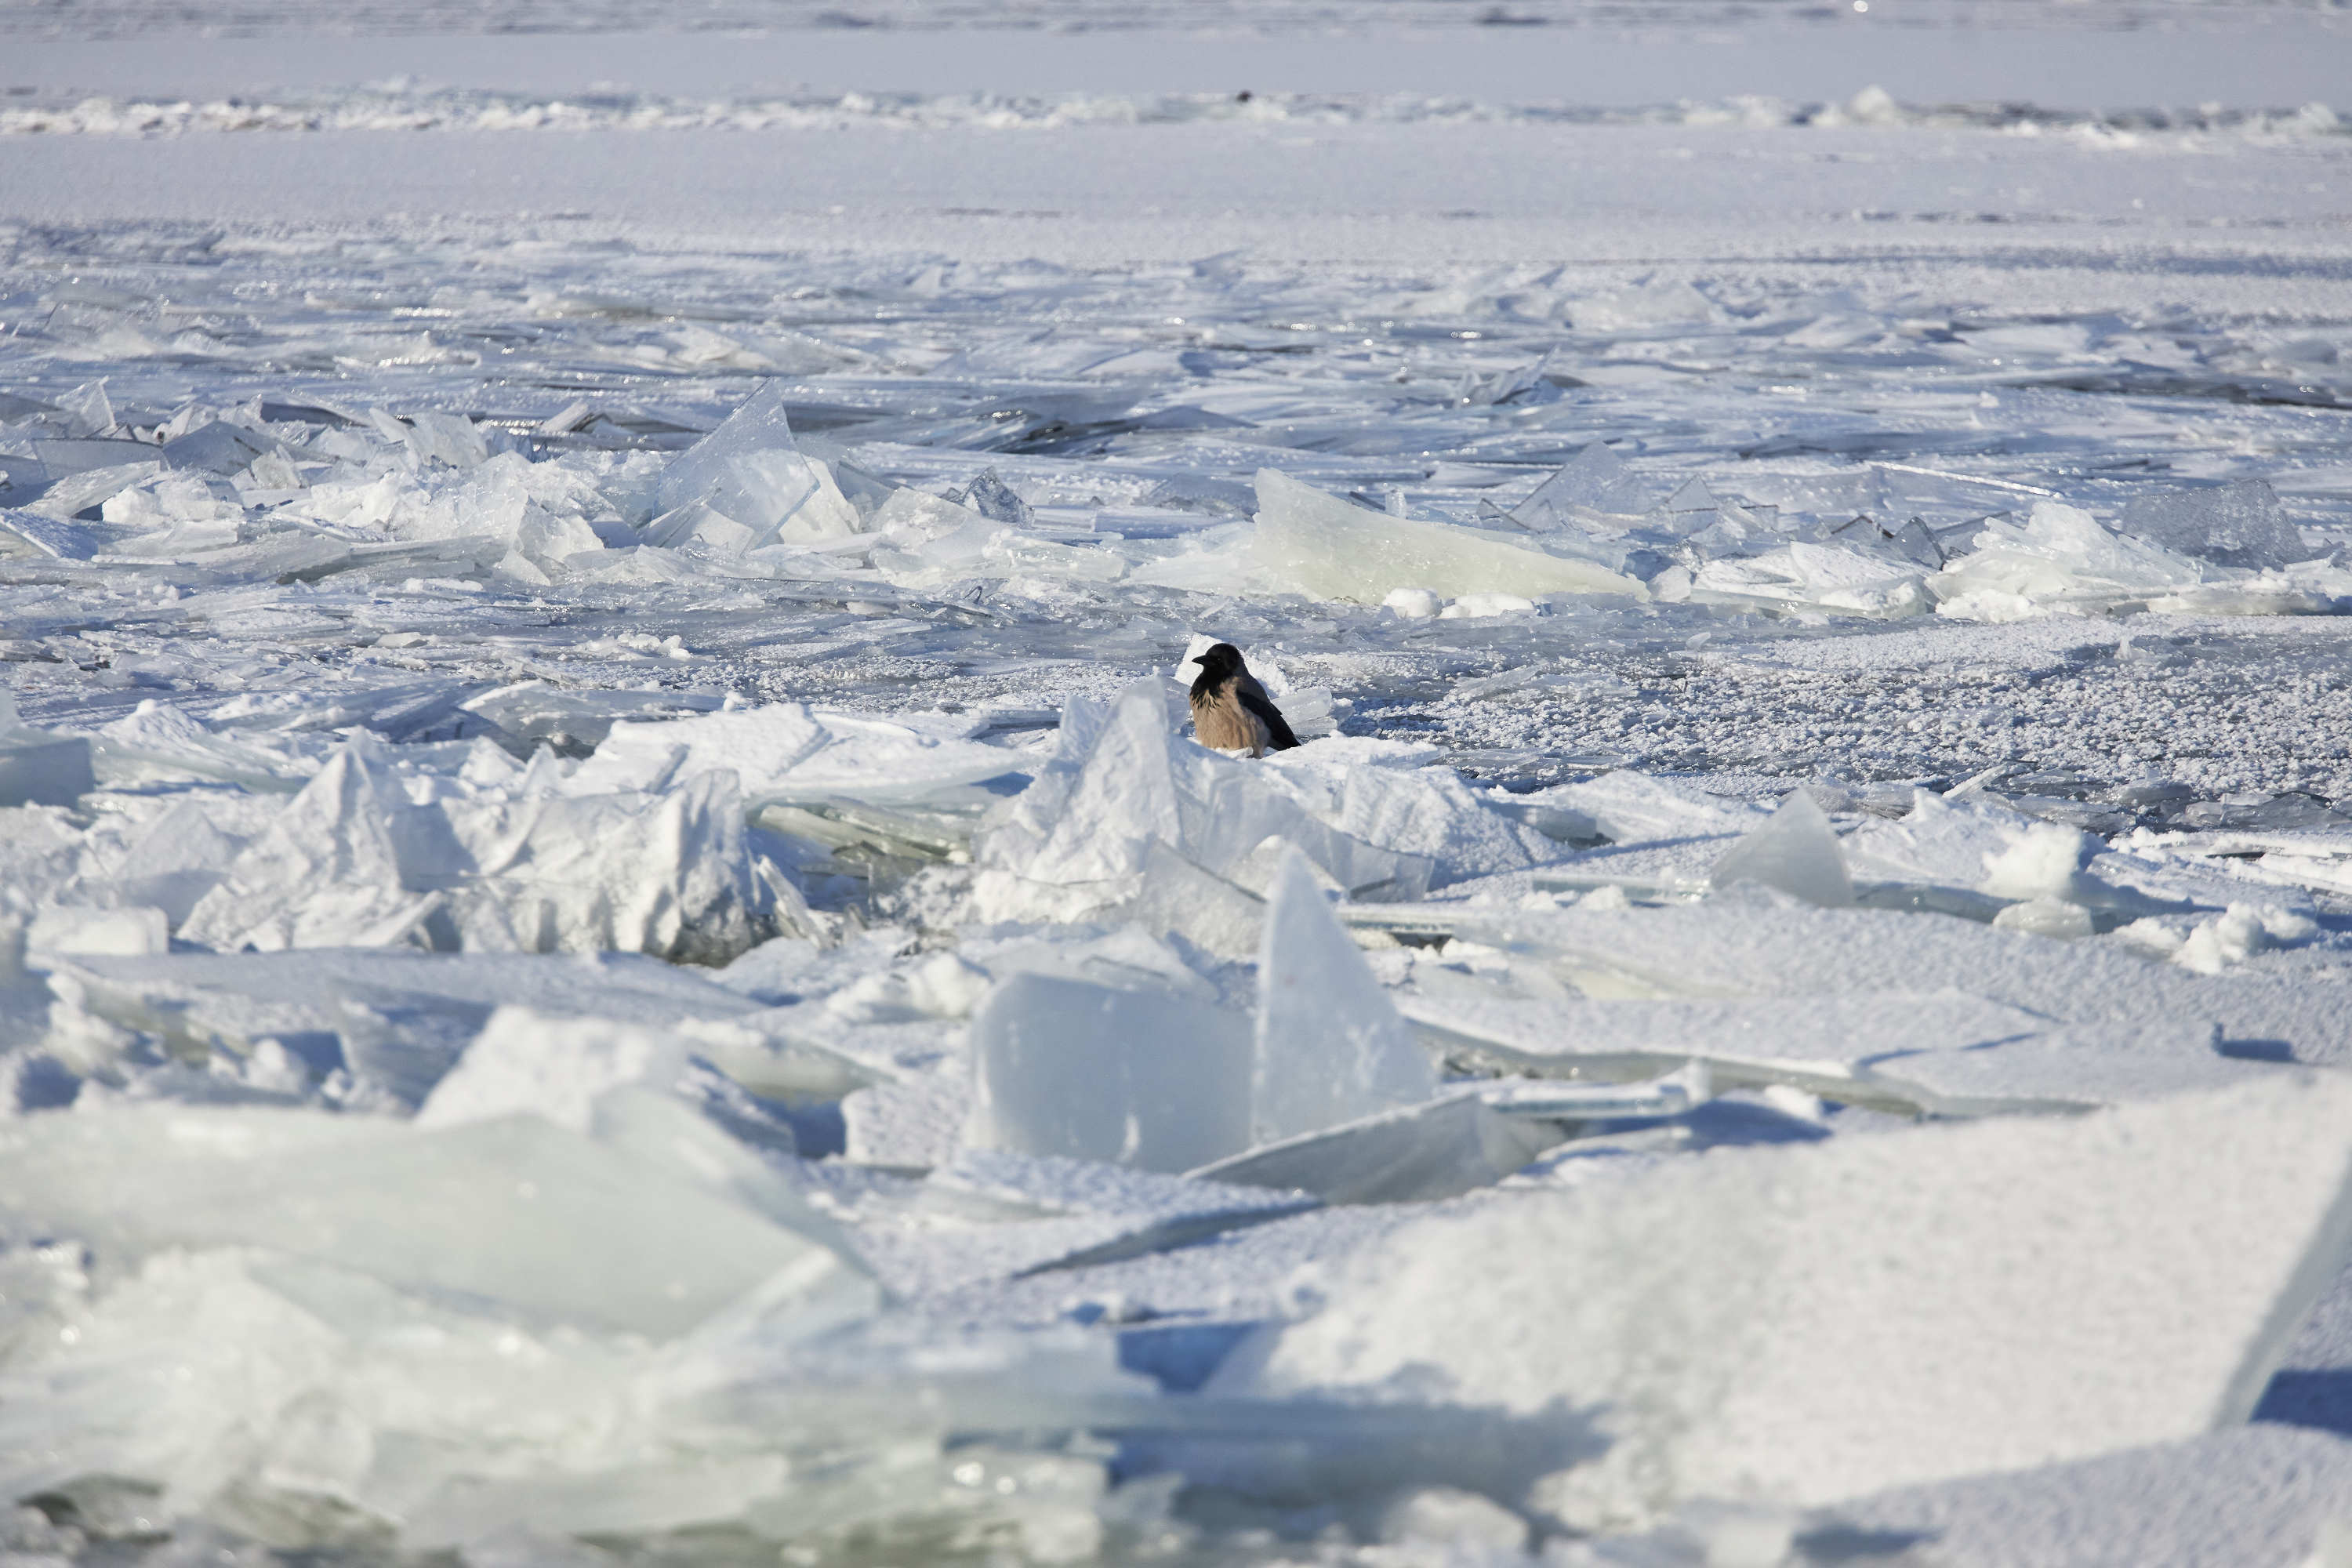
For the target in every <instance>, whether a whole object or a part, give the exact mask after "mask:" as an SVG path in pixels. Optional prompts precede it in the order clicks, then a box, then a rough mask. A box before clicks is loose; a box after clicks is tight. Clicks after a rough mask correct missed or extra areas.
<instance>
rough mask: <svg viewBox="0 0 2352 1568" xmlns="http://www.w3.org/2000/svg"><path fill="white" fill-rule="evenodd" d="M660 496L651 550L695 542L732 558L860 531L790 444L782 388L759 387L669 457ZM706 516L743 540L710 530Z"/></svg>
mask: <svg viewBox="0 0 2352 1568" xmlns="http://www.w3.org/2000/svg"><path fill="white" fill-rule="evenodd" d="M658 495H659V498H660V504H661V507H662V510H663V512H664V516H663V517H662V518H660V519H656V521H654V522H653V523H651V524H648V525H647V528H646V542H648V543H653V544H683V543H686V542H689V541H690V540H693V539H697V538H700V539H702V540H703V542H706V543H711V544H716V545H719V546H720V547H721V548H722V549H725V550H727V551H729V552H733V551H740V550H755V549H758V548H760V547H761V546H762V545H766V544H772V543H776V542H782V543H787V544H793V543H812V542H819V541H823V540H828V539H840V538H845V537H847V536H848V535H850V534H853V533H856V532H857V531H859V528H860V523H859V521H858V516H857V509H856V507H854V506H852V505H851V504H850V503H849V501H848V500H846V499H845V498H844V497H843V495H842V493H841V491H840V489H838V488H837V487H836V486H835V484H834V482H833V476H832V475H831V474H830V473H829V472H827V471H826V469H825V468H824V464H822V463H820V462H818V461H817V460H816V459H815V458H811V457H808V456H807V455H805V454H804V453H803V452H802V451H801V449H800V448H799V447H798V446H796V445H795V444H794V443H793V432H792V425H791V422H790V421H789V420H788V419H787V418H786V417H785V414H784V396H783V385H782V383H781V382H773V381H772V382H768V383H765V384H762V385H761V388H760V390H759V391H757V392H755V393H753V394H752V395H751V397H750V398H748V399H746V400H745V401H744V403H743V405H741V406H740V407H739V408H737V409H736V410H735V412H734V413H732V414H730V415H729V416H727V419H726V421H725V423H723V424H721V425H720V426H719V428H718V429H716V430H713V431H712V432H711V433H710V434H709V435H708V436H705V437H703V438H702V439H701V440H699V441H698V442H696V443H695V444H694V445H693V446H691V447H688V448H687V449H686V450H685V451H684V452H682V453H680V454H679V455H678V456H677V458H674V459H672V461H671V463H670V465H669V467H668V468H666V469H664V470H663V471H662V477H661V484H660V487H659V490H658ZM695 509H701V510H695ZM711 514H716V516H717V517H718V518H719V519H721V520H723V521H726V522H730V523H732V524H733V525H734V526H735V527H736V528H737V529H739V530H740V531H742V532H741V534H740V537H739V536H737V535H735V534H731V533H728V532H726V531H723V530H719V531H713V527H712V525H711V524H710V523H709V516H710V515H711Z"/></svg>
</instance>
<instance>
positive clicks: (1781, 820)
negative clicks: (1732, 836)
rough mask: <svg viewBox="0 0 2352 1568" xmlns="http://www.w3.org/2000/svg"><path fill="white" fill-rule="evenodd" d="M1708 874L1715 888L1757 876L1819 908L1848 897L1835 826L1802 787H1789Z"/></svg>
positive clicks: (1836, 906)
mask: <svg viewBox="0 0 2352 1568" xmlns="http://www.w3.org/2000/svg"><path fill="white" fill-rule="evenodd" d="M1708 880H1709V882H1710V883H1711V884H1712V886H1713V887H1714V888H1715V889H1717V891H1721V890H1722V889H1727V888H1732V887H1736V886H1738V884H1740V883H1742V882H1759V883H1761V884H1763V885H1764V886H1765V887H1768V888H1777V889H1780V891H1781V892H1784V893H1787V894H1789V895H1790V896H1791V897H1792V898H1799V899H1802V900H1804V901H1805V902H1807V903H1809V904H1817V905H1819V906H1821V907H1822V908H1823V909H1843V908H1844V907H1845V906H1847V905H1849V904H1851V903H1853V879H1852V877H1851V876H1850V875H1849V874H1848V873H1847V871H1846V866H1845V856H1844V853H1843V851H1842V850H1841V849H1840V847H1839V846H1838V837H1837V830H1836V829H1835V828H1833V827H1832V826H1830V819H1829V818H1828V817H1826V816H1822V808H1821V807H1820V806H1818V805H1814V804H1813V797H1812V796H1811V795H1807V794H1806V793H1805V792H1804V791H1803V790H1793V791H1791V792H1790V795H1789V797H1788V799H1786V800H1784V801H1782V802H1781V803H1780V809H1779V810H1777V811H1775V812H1774V813H1773V814H1772V815H1771V816H1769V817H1768V818H1766V819H1765V820H1764V821H1763V822H1762V823H1760V824H1759V825H1758V826H1755V827H1752V828H1750V829H1749V830H1748V832H1747V833H1746V834H1745V835H1743V836H1742V837H1740V839H1739V841H1738V843H1736V844H1734V845H1733V846H1732V847H1730V848H1728V849H1727V850H1725V851H1724V852H1723V857H1722V858H1721V859H1719V860H1717V862H1716V863H1715V869H1714V871H1713V872H1711V873H1710V874H1709V877H1708Z"/></svg>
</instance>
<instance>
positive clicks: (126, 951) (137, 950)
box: [25, 905, 171, 966]
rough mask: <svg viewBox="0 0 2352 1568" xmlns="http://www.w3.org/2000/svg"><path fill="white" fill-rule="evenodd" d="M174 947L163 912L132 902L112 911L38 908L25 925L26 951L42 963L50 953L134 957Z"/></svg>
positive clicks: (29, 955)
mask: <svg viewBox="0 0 2352 1568" xmlns="http://www.w3.org/2000/svg"><path fill="white" fill-rule="evenodd" d="M170 950H171V928H170V925H169V923H168V921H167V917H166V916H165V915H164V913H163V910H159V909H153V908H142V907H140V906H137V905H131V906H129V907H125V908H119V909H110V910H93V909H75V908H57V907H51V908H49V909H45V910H38V911H37V912H36V913H35V915H34V916H33V919H32V921H31V922H30V923H29V924H28V925H26V928H25V952H26V958H27V959H28V960H30V961H33V962H34V963H35V964H36V966H38V959H39V957H40V956H41V955H45V954H50V953H83V954H89V953H102V954H112V955H114V956H116V957H134V956H137V955H138V954H141V953H149V952H169V951H170Z"/></svg>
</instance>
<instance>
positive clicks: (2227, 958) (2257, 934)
mask: <svg viewBox="0 0 2352 1568" xmlns="http://www.w3.org/2000/svg"><path fill="white" fill-rule="evenodd" d="M2318 932H2319V927H2318V924H2317V922H2315V921H2313V920H2312V919H2311V917H2310V916H2308V915H2303V914H2296V913H2294V912H2292V911H2289V910H2280V909H2275V908H2271V907H2267V906H2258V905H2254V904H2251V903H2247V904H2231V906H2230V907H2229V908H2228V909H2226V910H2223V911H2222V912H2221V913H2220V914H2218V915H2215V916H2213V917H2211V918H2210V919H2208V920H2203V921H2199V922H2198V923H2197V926H2196V928H2195V929H2194V930H2192V931H2189V934H2188V936H2187V938H2186V939H2185V940H2183V941H2182V942H2181V943H2180V945H2179V948H2178V949H2177V950H2176V951H2175V952H2173V954H2172V962H2173V963H2177V964H2179V965H2180V966H2181V967H2182V968H2183V969H2191V970H2195V971H2196V972H2197V973H2200V974H2219V973H2221V972H2222V971H2223V970H2225V969H2227V968H2229V967H2230V966H2231V964H2233V963H2243V962H2245V960H2246V959H2248V958H2250V957H2252V955H2253V954H2255V953H2258V952H2265V951H2267V950H2269V949H2272V948H2276V947H2292V946H2294V945H2295V944H2297V943H2299V942H2309V941H2310V940H2311V939H2312V938H2313V937H2314V936H2316V935H2317V934H2318Z"/></svg>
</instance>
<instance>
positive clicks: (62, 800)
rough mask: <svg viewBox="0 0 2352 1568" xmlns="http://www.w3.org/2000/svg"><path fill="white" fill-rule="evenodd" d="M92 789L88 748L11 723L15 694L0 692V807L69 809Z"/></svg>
mask: <svg viewBox="0 0 2352 1568" xmlns="http://www.w3.org/2000/svg"><path fill="white" fill-rule="evenodd" d="M97 787H98V779H97V776H96V775H95V774H94V773H92V772H91V770H90V762H89V742H88V741H87V740H85V739H83V738H82V737H81V736H79V735H60V734H57V733H55V732H54V731H48V730H37V729H35V728H33V727H32V726H31V725H29V724H27V723H26V722H25V721H23V720H22V719H20V718H18V717H17V715H16V694H15V693H14V692H11V691H7V690H5V689H0V807H6V806H12V805H73V804H74V803H75V802H76V801H78V800H79V799H80V798H81V797H82V795H84V794H85V793H87V792H88V791H89V790H92V789H95V788H97Z"/></svg>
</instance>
